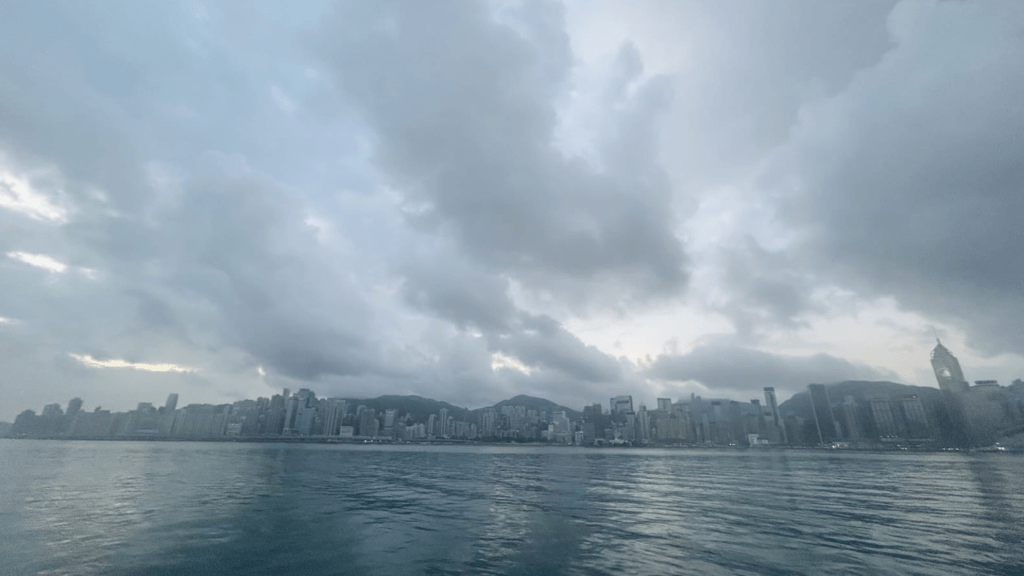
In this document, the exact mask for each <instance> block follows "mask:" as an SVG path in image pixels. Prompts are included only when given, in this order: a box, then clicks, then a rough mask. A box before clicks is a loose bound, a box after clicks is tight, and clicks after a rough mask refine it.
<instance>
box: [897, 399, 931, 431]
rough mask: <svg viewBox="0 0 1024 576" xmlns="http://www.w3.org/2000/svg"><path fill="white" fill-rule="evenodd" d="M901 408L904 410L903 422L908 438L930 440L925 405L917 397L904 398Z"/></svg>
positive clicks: (901, 401)
mask: <svg viewBox="0 0 1024 576" xmlns="http://www.w3.org/2000/svg"><path fill="white" fill-rule="evenodd" d="M900 407H901V408H902V409H903V421H904V424H905V429H906V431H907V437H908V438H916V439H921V438H930V437H931V431H930V430H929V428H928V417H927V415H926V414H925V411H924V404H922V403H921V399H920V398H918V397H917V396H916V395H910V396H904V397H903V398H901V399H900Z"/></svg>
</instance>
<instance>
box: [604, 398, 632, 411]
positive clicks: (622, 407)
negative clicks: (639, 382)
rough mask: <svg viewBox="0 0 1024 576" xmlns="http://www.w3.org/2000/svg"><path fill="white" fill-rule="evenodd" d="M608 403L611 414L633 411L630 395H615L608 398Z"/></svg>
mask: <svg viewBox="0 0 1024 576" xmlns="http://www.w3.org/2000/svg"><path fill="white" fill-rule="evenodd" d="M608 404H609V405H610V408H611V412H612V415H615V414H632V413H633V397H632V396H616V397H614V398H611V399H609V400H608Z"/></svg>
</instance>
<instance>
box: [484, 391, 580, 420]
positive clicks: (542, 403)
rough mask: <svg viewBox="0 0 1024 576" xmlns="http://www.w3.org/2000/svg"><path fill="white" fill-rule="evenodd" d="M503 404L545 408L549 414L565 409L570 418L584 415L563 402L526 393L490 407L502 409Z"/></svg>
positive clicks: (536, 408)
mask: <svg viewBox="0 0 1024 576" xmlns="http://www.w3.org/2000/svg"><path fill="white" fill-rule="evenodd" d="M502 406H526V408H527V409H529V410H545V411H547V413H548V414H551V413H552V412H559V411H562V410H564V411H565V414H566V415H567V416H568V417H569V418H570V419H578V418H579V417H580V416H581V415H582V414H581V413H580V412H579V411H577V410H573V409H572V408H566V407H565V406H562V405H561V404H555V403H554V402H552V401H551V400H547V399H544V398H537V397H536V396H527V395H525V394H520V395H519V396H515V397H513V398H509V399H508V400H502V401H501V402H498V403H497V404H495V405H494V406H489V407H488V408H493V409H495V410H498V411H501V408H502ZM485 409H486V408H480V409H478V410H475V411H474V412H478V411H480V410H485Z"/></svg>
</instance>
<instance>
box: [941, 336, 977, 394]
mask: <svg viewBox="0 0 1024 576" xmlns="http://www.w3.org/2000/svg"><path fill="white" fill-rule="evenodd" d="M935 341H936V342H937V344H936V345H935V348H934V349H933V350H932V369H933V370H935V379H936V380H938V382H939V388H941V389H942V390H943V391H946V392H957V393H963V392H967V390H968V389H969V388H970V385H969V384H968V383H967V379H965V378H964V372H963V370H961V369H960V361H959V360H957V359H956V356H953V354H952V353H950V351H949V350H947V349H946V347H945V346H943V345H942V341H940V340H939V339H938V338H936V339H935Z"/></svg>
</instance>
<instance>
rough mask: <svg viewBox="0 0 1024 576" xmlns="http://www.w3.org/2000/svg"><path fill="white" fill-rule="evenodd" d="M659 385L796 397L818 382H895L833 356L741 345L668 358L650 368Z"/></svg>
mask: <svg viewBox="0 0 1024 576" xmlns="http://www.w3.org/2000/svg"><path fill="white" fill-rule="evenodd" d="M646 374H647V375H648V376H649V377H651V378H656V379H658V380H667V381H672V382H680V383H685V382H696V383H699V384H700V385H702V386H704V387H705V388H706V389H708V390H710V391H712V392H733V393H737V392H749V393H751V394H759V393H760V391H761V388H762V387H764V386H774V387H775V388H776V389H777V390H779V391H780V392H781V391H785V392H788V393H795V392H798V391H800V390H802V389H803V388H805V387H806V386H807V384H814V383H833V382H841V381H844V380H895V379H897V376H896V375H895V374H894V373H892V372H891V371H888V370H883V369H878V368H874V367H871V366H865V365H862V364H855V363H852V362H849V361H847V360H844V359H842V358H837V357H835V356H830V355H827V354H815V355H812V356H789V355H784V354H774V353H771V352H764V351H761V350H755V349H752V348H743V347H738V346H718V345H704V346H699V347H697V348H695V349H693V350H692V351H690V352H688V353H685V354H663V355H661V356H658V357H657V358H655V359H654V361H653V362H652V363H651V364H650V365H649V366H647V367H646Z"/></svg>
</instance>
